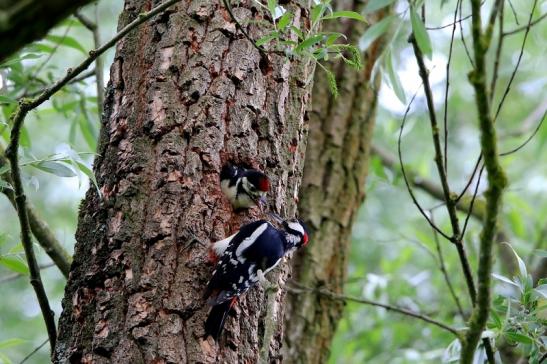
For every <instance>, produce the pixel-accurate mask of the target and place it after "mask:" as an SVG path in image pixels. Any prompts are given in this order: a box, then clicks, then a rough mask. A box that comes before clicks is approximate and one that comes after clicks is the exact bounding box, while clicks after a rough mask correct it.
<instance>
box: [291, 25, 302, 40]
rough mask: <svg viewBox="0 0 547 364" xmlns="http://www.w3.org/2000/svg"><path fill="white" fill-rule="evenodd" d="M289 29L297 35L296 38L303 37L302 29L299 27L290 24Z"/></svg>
mask: <svg viewBox="0 0 547 364" xmlns="http://www.w3.org/2000/svg"><path fill="white" fill-rule="evenodd" d="M290 28H291V30H292V31H293V32H294V33H295V34H296V35H298V38H299V39H304V38H305V37H304V33H302V31H301V30H300V29H298V28H297V27H295V26H294V25H291V27H290Z"/></svg>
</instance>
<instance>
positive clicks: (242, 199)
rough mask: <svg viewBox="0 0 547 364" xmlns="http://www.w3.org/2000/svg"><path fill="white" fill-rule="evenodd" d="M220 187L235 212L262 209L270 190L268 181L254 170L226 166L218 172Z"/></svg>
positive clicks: (262, 174) (263, 175)
mask: <svg viewBox="0 0 547 364" xmlns="http://www.w3.org/2000/svg"><path fill="white" fill-rule="evenodd" d="M220 186H221V188H222V192H223V193H224V194H225V195H226V197H228V199H229V200H230V203H231V204H232V206H233V207H234V209H235V210H242V209H248V208H250V207H253V206H259V207H262V205H263V204H265V201H266V194H267V193H268V191H269V190H270V179H269V178H268V176H266V175H265V174H264V173H262V172H260V171H258V170H256V169H248V168H244V167H241V166H236V165H233V164H226V165H224V167H222V171H221V172H220Z"/></svg>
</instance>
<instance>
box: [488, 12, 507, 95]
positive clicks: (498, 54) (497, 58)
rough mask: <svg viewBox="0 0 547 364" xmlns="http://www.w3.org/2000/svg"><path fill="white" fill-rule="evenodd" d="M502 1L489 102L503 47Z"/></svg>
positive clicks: (493, 90)
mask: <svg viewBox="0 0 547 364" xmlns="http://www.w3.org/2000/svg"><path fill="white" fill-rule="evenodd" d="M503 4H504V1H502V2H501V5H500V6H501V8H500V11H499V14H500V15H499V18H500V20H499V22H498V27H499V30H498V33H499V36H498V44H497V47H496V56H495V57H494V71H493V72H492V81H491V82H490V103H492V100H493V99H494V95H495V93H496V82H497V81H498V72H499V68H500V59H501V49H502V47H503V35H502V34H503V12H504V11H503V10H504V6H503Z"/></svg>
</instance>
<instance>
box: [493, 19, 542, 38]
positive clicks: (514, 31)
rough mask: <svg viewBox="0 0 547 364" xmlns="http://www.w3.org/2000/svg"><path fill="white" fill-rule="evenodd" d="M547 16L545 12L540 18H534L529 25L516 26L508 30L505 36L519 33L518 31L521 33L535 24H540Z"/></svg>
mask: <svg viewBox="0 0 547 364" xmlns="http://www.w3.org/2000/svg"><path fill="white" fill-rule="evenodd" d="M545 18H547V13H545V14H543V15H542V16H540V17H539V18H537V19H536V20H534V21H533V22H531V23H530V24H529V25H525V26H522V27H518V28H515V29H513V30H508V31H507V32H505V33H503V36H504V37H507V36H510V35H514V34H517V33H520V32H522V31H523V30H526V29H528V28H530V27H533V26H534V25H536V24H538V23H539V22H540V21H542V20H543V19H545Z"/></svg>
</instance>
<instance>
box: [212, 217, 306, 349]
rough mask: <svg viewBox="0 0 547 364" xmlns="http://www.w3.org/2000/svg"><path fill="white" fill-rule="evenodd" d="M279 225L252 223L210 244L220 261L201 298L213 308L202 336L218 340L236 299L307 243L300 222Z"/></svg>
mask: <svg viewBox="0 0 547 364" xmlns="http://www.w3.org/2000/svg"><path fill="white" fill-rule="evenodd" d="M282 225H283V228H282V229H278V228H276V227H274V226H273V225H272V224H271V223H269V222H268V221H266V220H258V221H254V222H251V223H249V224H247V225H244V226H242V227H241V228H240V229H239V231H238V232H237V233H235V234H234V235H232V236H229V237H227V238H226V239H223V240H220V241H217V242H216V243H213V247H212V248H213V251H214V253H215V254H216V255H217V256H218V257H219V260H218V262H217V264H216V267H215V270H214V271H213V276H212V278H211V280H210V281H209V283H208V284H207V289H206V291H205V294H204V297H203V298H204V299H207V302H208V303H209V304H210V305H211V306H213V307H212V309H211V311H210V312H209V316H208V317H207V320H206V321H205V337H207V336H212V337H213V338H214V339H215V340H218V338H219V337H220V334H221V333H222V329H223V327H224V322H225V320H226V316H227V314H228V313H229V312H230V310H231V308H232V307H233V306H234V305H235V303H236V302H237V299H238V297H239V296H241V295H242V294H243V293H245V292H246V291H247V290H249V288H251V287H253V286H254V285H255V284H256V283H257V282H259V281H264V280H265V278H264V275H265V274H266V273H268V272H269V271H271V270H272V269H273V268H275V266H277V264H279V262H280V261H281V259H282V258H283V257H284V256H285V255H287V254H289V253H290V252H292V251H294V250H296V249H298V248H300V247H301V246H306V245H307V244H308V233H307V232H306V229H305V228H304V226H303V224H302V223H301V222H300V221H298V220H289V221H283V222H282Z"/></svg>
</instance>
